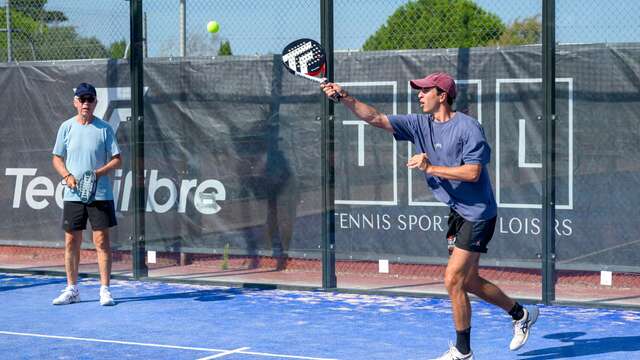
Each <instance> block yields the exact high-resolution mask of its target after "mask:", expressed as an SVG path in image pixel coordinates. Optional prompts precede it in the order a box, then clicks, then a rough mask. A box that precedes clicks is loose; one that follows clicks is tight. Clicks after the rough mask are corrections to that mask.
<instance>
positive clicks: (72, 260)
mask: <svg viewBox="0 0 640 360" xmlns="http://www.w3.org/2000/svg"><path fill="white" fill-rule="evenodd" d="M81 245H82V230H77V231H71V232H69V231H65V232H64V269H65V271H66V273H67V285H69V286H74V285H77V284H78V266H80V246H81Z"/></svg>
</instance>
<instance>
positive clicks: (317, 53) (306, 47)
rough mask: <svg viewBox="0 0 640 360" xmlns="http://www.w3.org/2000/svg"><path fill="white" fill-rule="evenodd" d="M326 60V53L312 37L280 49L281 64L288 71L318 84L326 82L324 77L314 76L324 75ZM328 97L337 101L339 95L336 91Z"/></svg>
mask: <svg viewBox="0 0 640 360" xmlns="http://www.w3.org/2000/svg"><path fill="white" fill-rule="evenodd" d="M326 61H327V55H326V53H325V52H324V49H323V48H322V46H320V44H319V43H318V42H317V41H315V40H312V39H299V40H296V41H294V42H292V43H290V44H289V45H287V46H285V48H284V50H282V64H283V65H284V67H285V68H287V70H289V72H290V73H292V74H294V75H296V76H299V77H301V78H304V79H307V80H311V81H314V82H317V83H320V84H326V83H327V79H326V78H325V77H321V78H318V77H316V76H317V75H318V74H321V75H324V72H325V71H326ZM329 98H330V99H331V100H333V101H335V102H339V101H340V98H341V96H340V94H339V93H338V92H336V93H334V94H333V95H332V96H329Z"/></svg>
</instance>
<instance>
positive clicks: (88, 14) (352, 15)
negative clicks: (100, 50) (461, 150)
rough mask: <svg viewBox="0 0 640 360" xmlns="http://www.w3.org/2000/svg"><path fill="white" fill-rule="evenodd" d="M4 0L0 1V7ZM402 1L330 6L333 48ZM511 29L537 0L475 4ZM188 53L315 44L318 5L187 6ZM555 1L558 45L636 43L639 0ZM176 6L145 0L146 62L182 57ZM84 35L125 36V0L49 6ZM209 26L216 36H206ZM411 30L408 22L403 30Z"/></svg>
mask: <svg viewBox="0 0 640 360" xmlns="http://www.w3.org/2000/svg"><path fill="white" fill-rule="evenodd" d="M5 2H6V0H0V4H1V5H2V6H4V3H5ZM407 2H408V1H407V0H334V24H335V31H334V46H335V49H351V50H356V49H360V48H361V47H362V44H363V43H364V41H365V40H366V39H367V38H368V37H369V36H370V35H371V34H373V33H374V32H375V31H376V30H377V29H378V28H379V27H380V26H381V25H383V24H384V23H385V22H386V19H387V18H388V17H389V16H390V15H391V14H393V12H394V11H395V10H396V9H397V8H398V7H400V6H401V5H403V4H406V3H407ZM475 2H476V4H478V5H479V6H480V7H482V8H483V9H485V10H487V11H489V12H492V13H494V14H496V15H498V16H499V17H500V18H501V19H502V21H503V22H505V23H506V24H509V23H511V22H513V21H514V20H516V19H518V18H520V19H522V18H526V17H531V16H535V15H538V14H540V13H541V12H542V0H510V1H507V0H475ZM186 3H187V34H188V39H189V40H188V42H189V43H190V45H189V51H190V53H189V54H190V55H194V56H207V55H215V50H216V49H217V48H218V47H219V45H220V42H221V41H224V40H229V41H230V43H231V47H232V50H233V53H234V54H235V55H254V54H269V53H279V52H280V50H281V49H282V48H283V47H284V45H286V44H287V43H289V42H290V41H292V40H293V39H296V38H301V37H311V38H314V39H318V40H319V38H320V11H319V9H320V0H226V1H221V0H186ZM615 3H616V6H612V5H611V4H612V2H605V1H599V0H582V1H581V0H556V24H557V27H556V39H557V41H558V42H560V43H597V42H637V41H639V39H640V16H639V15H638V14H640V1H638V0H617V1H616V2H615ZM178 4H179V0H145V1H144V2H143V6H144V12H145V14H146V16H147V29H148V30H147V34H148V52H149V56H178V55H179V42H178V38H179V11H178V9H179V6H178ZM47 8H48V9H50V10H54V9H55V10H62V11H63V12H64V13H65V14H67V16H68V17H69V22H67V23H65V25H68V24H72V25H74V26H76V29H77V30H78V32H79V33H81V34H82V35H83V36H95V37H97V38H98V39H99V40H101V41H102V42H103V43H104V44H106V45H108V44H109V43H111V42H113V41H116V40H121V39H127V38H128V36H129V2H128V1H126V0H99V1H89V0H49V2H48V4H47ZM210 20H216V21H218V22H219V23H220V25H221V29H220V32H219V33H218V34H217V35H215V36H211V34H209V33H207V32H206V24H207V22H208V21H210ZM407 26H410V24H407Z"/></svg>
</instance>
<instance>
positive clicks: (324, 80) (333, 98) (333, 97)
mask: <svg viewBox="0 0 640 360" xmlns="http://www.w3.org/2000/svg"><path fill="white" fill-rule="evenodd" d="M328 82H329V80H327V78H322V82H320V84H326V83H328ZM328 98H329V100H331V101H333V102H335V103H339V102H340V99H342V95H340V93H335V94H333V95H331V96H328Z"/></svg>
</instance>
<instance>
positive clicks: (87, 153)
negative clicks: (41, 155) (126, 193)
mask: <svg viewBox="0 0 640 360" xmlns="http://www.w3.org/2000/svg"><path fill="white" fill-rule="evenodd" d="M118 154H120V149H118V143H117V141H116V137H115V134H114V132H113V129H112V128H111V126H110V125H109V124H108V123H107V122H105V121H103V120H102V119H99V118H97V117H95V116H94V117H93V120H92V121H91V122H90V123H88V124H86V125H82V124H80V123H79V122H78V121H77V120H76V117H75V116H74V117H72V118H71V119H69V120H67V121H65V122H63V123H62V125H60V128H59V129H58V136H57V137H56V144H55V145H54V147H53V155H58V156H60V157H63V158H64V162H65V166H66V167H67V170H69V172H70V173H71V174H73V177H75V178H76V179H79V178H80V176H81V175H82V174H83V173H84V172H85V171H87V170H93V171H95V170H97V169H99V168H101V167H102V166H104V165H105V164H106V163H108V162H109V161H110V160H111V158H112V157H113V156H115V155H118ZM63 200H64V201H80V196H79V195H78V194H77V193H76V192H75V191H71V189H69V188H67V187H65V189H64V196H63ZM95 200H113V190H112V188H111V180H110V178H109V176H101V177H100V178H99V179H98V184H97V187H96V195H95Z"/></svg>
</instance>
